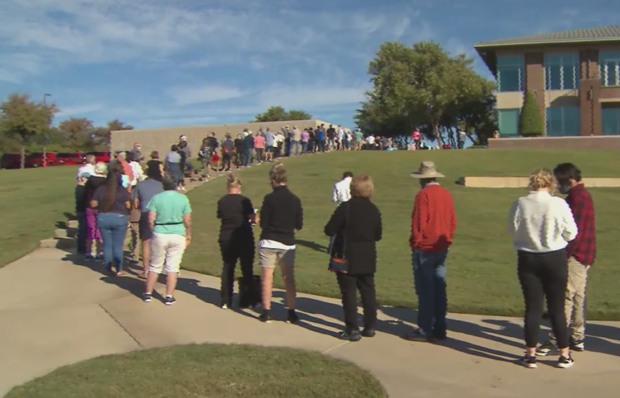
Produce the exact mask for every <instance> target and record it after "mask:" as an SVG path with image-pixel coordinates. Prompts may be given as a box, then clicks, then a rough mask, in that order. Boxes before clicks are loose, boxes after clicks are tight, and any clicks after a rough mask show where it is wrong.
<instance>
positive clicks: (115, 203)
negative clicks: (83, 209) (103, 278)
mask: <svg viewBox="0 0 620 398" xmlns="http://www.w3.org/2000/svg"><path fill="white" fill-rule="evenodd" d="M90 206H91V207H92V208H97V210H98V213H97V225H98V226H99V230H100V231H101V237H102V240H103V260H104V262H105V267H106V270H107V271H108V272H110V273H112V274H114V275H116V276H120V275H123V274H124V271H123V244H124V243H125V236H126V235H127V226H128V218H127V215H128V214H129V209H131V196H130V194H129V192H128V191H127V189H125V188H124V187H123V166H122V165H121V163H120V162H112V163H110V167H109V170H108V176H107V178H106V181H105V183H104V184H103V185H102V186H100V187H99V188H97V190H96V191H95V194H94V195H93V199H92V200H91V202H90Z"/></svg>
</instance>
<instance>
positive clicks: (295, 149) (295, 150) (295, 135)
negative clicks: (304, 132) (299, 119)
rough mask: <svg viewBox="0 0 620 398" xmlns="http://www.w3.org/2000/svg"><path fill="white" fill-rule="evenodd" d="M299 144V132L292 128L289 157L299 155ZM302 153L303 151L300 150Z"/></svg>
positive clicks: (295, 127)
mask: <svg viewBox="0 0 620 398" xmlns="http://www.w3.org/2000/svg"><path fill="white" fill-rule="evenodd" d="M300 142H301V130H299V129H298V128H297V126H293V131H292V132H291V155H293V154H294V155H295V156H298V155H299V144H300ZM302 153H303V150H302Z"/></svg>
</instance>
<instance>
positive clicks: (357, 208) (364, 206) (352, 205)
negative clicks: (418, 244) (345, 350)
mask: <svg viewBox="0 0 620 398" xmlns="http://www.w3.org/2000/svg"><path fill="white" fill-rule="evenodd" d="M373 192H374V184H373V182H372V178H370V176H368V175H364V174H360V175H357V176H355V177H353V180H352V181H351V200H349V201H348V202H345V203H343V204H341V205H340V206H338V208H336V210H335V211H334V214H333V215H332V217H331V219H330V220H329V222H328V223H327V225H326V226H325V234H326V235H327V236H335V239H334V244H333V247H332V257H339V258H342V256H343V255H344V258H345V259H346V260H347V273H340V272H338V273H337V274H336V277H337V280H338V285H339V286H340V292H341V293H342V307H343V310H344V322H345V330H344V331H343V333H342V335H341V338H342V339H344V340H349V341H359V340H360V339H361V337H362V336H364V337H373V336H374V335H375V328H376V324H377V300H376V296H375V272H376V271H377V248H376V242H378V241H380V240H381V235H382V226H381V213H380V212H379V209H378V208H377V206H375V205H374V204H373V203H372V202H371V201H370V198H371V197H372V194H373ZM356 289H357V290H359V292H360V295H361V296H362V305H363V306H364V330H363V331H362V333H361V334H360V331H359V327H358V326H357V298H356Z"/></svg>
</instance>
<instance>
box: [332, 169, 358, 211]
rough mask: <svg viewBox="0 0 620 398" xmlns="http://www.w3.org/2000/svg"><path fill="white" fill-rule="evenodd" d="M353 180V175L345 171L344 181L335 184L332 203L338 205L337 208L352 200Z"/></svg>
mask: <svg viewBox="0 0 620 398" xmlns="http://www.w3.org/2000/svg"><path fill="white" fill-rule="evenodd" d="M352 179H353V173H351V172H350V171H345V172H344V173H343V174H342V179H341V180H340V181H338V182H337V183H335V184H334V189H333V190H332V202H334V203H336V206H340V205H341V204H342V203H344V202H346V201H348V200H349V199H351V180H352Z"/></svg>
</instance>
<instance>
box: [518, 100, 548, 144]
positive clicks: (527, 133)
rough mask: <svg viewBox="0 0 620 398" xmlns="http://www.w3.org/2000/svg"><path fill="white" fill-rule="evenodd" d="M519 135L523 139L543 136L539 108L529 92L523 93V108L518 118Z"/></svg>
mask: <svg viewBox="0 0 620 398" xmlns="http://www.w3.org/2000/svg"><path fill="white" fill-rule="evenodd" d="M519 134H520V135H522V136H524V137H540V136H542V135H545V129H544V126H543V120H542V116H541V113H540V108H538V104H537V103H536V97H534V94H532V93H531V92H529V91H528V92H526V93H525V99H524V100H523V108H522V109H521V115H520V117H519Z"/></svg>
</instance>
